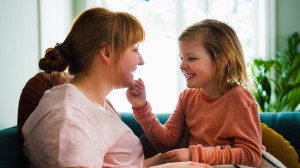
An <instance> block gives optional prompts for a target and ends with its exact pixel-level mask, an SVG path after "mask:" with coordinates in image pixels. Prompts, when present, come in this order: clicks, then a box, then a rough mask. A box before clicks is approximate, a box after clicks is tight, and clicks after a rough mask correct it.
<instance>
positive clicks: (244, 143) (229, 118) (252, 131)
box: [127, 19, 263, 167]
mask: <svg viewBox="0 0 300 168" xmlns="http://www.w3.org/2000/svg"><path fill="white" fill-rule="evenodd" d="M179 49H180V59H181V60H182V62H181V65H180V69H181V71H182V73H183V74H184V76H185V78H186V84H187V87H188V89H185V90H184V91H183V92H182V93H181V94H180V96H179V100H178V103H177V106H176V108H175V110H174V113H173V114H172V115H171V116H170V118H169V120H168V121H167V122H166V123H165V124H164V125H161V124H160V123H159V122H158V120H157V119H156V118H155V115H154V114H153V113H152V112H151V106H150V104H149V103H148V102H147V101H146V93H145V89H144V84H143V81H142V80H138V81H137V83H136V85H135V87H133V88H130V89H128V91H127V98H128V100H129V102H130V103H131V104H132V108H133V111H134V115H135V117H136V119H137V121H138V122H139V123H140V124H141V125H142V127H143V129H144V131H145V133H146V135H147V137H148V139H149V140H150V142H151V143H152V144H153V145H154V146H155V148H156V149H157V150H159V151H160V152H166V151H168V150H170V149H172V148H173V147H174V146H176V145H177V144H178V143H179V140H180V139H181V138H182V136H183V132H184V127H185V125H186V126H187V128H188V133H189V139H188V142H189V146H188V147H187V148H181V149H175V150H171V151H169V152H166V153H164V154H163V157H164V158H165V160H166V162H175V161H190V160H191V161H194V162H201V163H206V164H209V165H220V164H239V165H247V166H253V167H257V166H258V165H259V164H260V162H261V155H262V150H263V146H262V136H261V128H260V119H259V114H258V108H257V104H256V102H255V100H254V99H253V97H252V95H251V94H250V93H249V90H250V89H251V84H250V83H249V81H248V78H247V74H246V67H245V62H244V55H243V51H242V48H241V44H240V42H239V40H238V38H237V35H236V33H235V32H234V30H233V29H232V28H231V27H229V26H228V25H227V24H225V23H222V22H220V21H217V20H209V19H208V20H204V21H202V22H199V23H196V24H194V25H192V26H190V27H188V28H187V29H186V30H184V31H183V33H182V34H181V35H180V36H179ZM173 149H174V148H173Z"/></svg>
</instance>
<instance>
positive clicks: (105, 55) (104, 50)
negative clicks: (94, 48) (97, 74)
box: [99, 47, 110, 64]
mask: <svg viewBox="0 0 300 168" xmlns="http://www.w3.org/2000/svg"><path fill="white" fill-rule="evenodd" d="M99 55H100V58H102V59H103V61H104V62H105V63H106V64H110V58H109V51H108V48H106V47H103V48H101V49H99Z"/></svg>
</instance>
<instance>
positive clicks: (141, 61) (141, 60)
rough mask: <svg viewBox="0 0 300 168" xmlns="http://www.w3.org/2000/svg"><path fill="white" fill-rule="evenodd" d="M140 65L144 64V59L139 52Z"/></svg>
mask: <svg viewBox="0 0 300 168" xmlns="http://www.w3.org/2000/svg"><path fill="white" fill-rule="evenodd" d="M139 65H144V59H143V57H142V55H141V54H139Z"/></svg>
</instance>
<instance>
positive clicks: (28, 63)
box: [0, 0, 39, 129]
mask: <svg viewBox="0 0 300 168" xmlns="http://www.w3.org/2000/svg"><path fill="white" fill-rule="evenodd" d="M37 7H38V0H1V2H0V37H1V38H0V58H1V59H0V76H1V83H0V129H3V128H6V127H9V126H13V125H16V123H17V111H18V103H19V96H20V93H21V91H22V89H23V87H24V85H25V83H26V82H27V80H28V79H29V78H30V77H31V76H33V75H34V74H36V73H37V72H38V64H37V63H38V53H39V39H38V34H39V33H38V32H39V31H38V8H37Z"/></svg>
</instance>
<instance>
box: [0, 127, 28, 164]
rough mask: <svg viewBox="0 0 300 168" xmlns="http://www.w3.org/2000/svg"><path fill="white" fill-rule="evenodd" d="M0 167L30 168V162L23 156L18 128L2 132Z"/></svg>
mask: <svg viewBox="0 0 300 168" xmlns="http://www.w3.org/2000/svg"><path fill="white" fill-rule="evenodd" d="M0 167H3V168H6V167H7V168H17V167H25V168H27V167H29V166H28V161H27V159H26V158H25V156H24V154H23V148H22V142H21V141H20V140H19V136H18V128H17V126H13V127H9V128H6V129H3V130H1V131H0Z"/></svg>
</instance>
